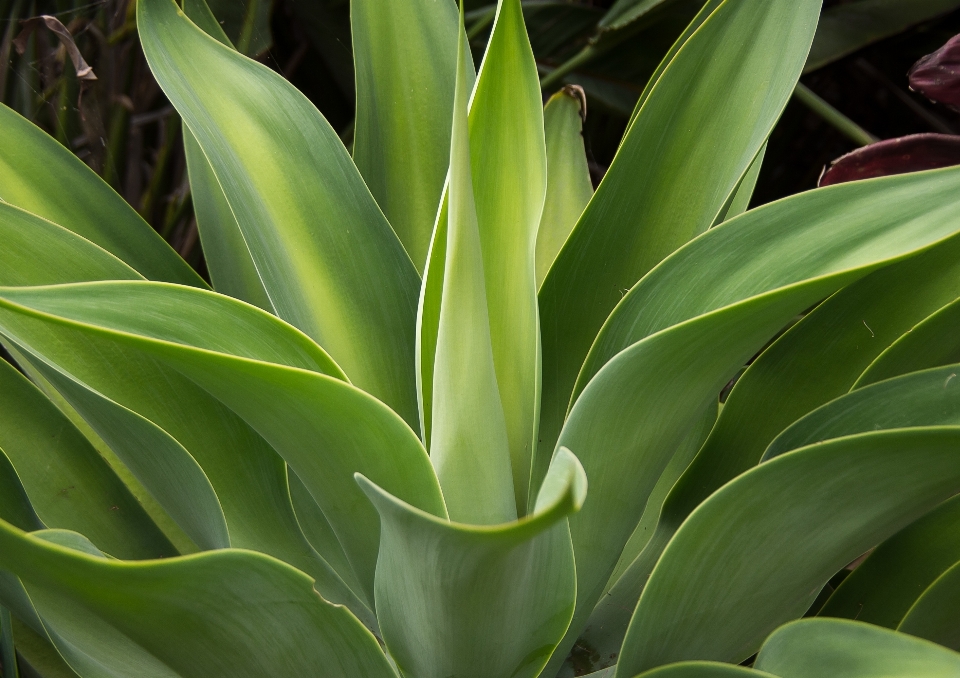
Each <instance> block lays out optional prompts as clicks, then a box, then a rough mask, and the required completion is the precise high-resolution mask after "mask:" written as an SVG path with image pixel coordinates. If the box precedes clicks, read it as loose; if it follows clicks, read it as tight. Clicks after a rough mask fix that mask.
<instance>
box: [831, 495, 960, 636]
mask: <svg viewBox="0 0 960 678" xmlns="http://www.w3.org/2000/svg"><path fill="white" fill-rule="evenodd" d="M956 562H960V497H954V498H953V499H949V500H947V501H945V502H943V504H941V505H940V506H938V507H937V508H936V509H935V510H933V511H931V512H930V513H928V514H927V515H925V516H924V517H923V518H921V519H919V520H917V521H916V522H914V523H912V524H910V525H908V526H907V527H905V528H903V529H902V530H900V532H898V533H897V534H895V535H893V536H892V537H890V538H889V539H888V540H886V541H885V542H883V543H882V544H880V545H879V546H878V547H877V548H876V549H875V550H874V551H873V553H871V554H870V556H869V557H868V558H867V559H866V560H865V561H864V562H862V563H861V564H860V565H859V566H858V567H857V569H855V570H854V571H853V572H851V573H850V575H849V576H847V578H846V579H844V580H843V582H841V583H840V586H839V587H837V590H836V591H834V592H833V595H831V596H830V598H829V600H827V603H826V604H825V605H824V606H823V608H822V609H821V610H820V612H819V613H818V614H819V615H820V616H822V617H845V618H847V619H856V620H858V621H863V622H867V623H870V624H876V625H878V626H885V627H887V628H890V629H895V628H897V626H898V625H899V624H900V622H901V621H902V620H903V617H904V616H905V615H906V613H907V612H908V611H909V609H910V607H911V606H912V605H913V603H914V602H915V601H916V600H917V598H918V597H919V596H920V595H921V594H922V593H923V592H924V591H925V590H926V589H927V587H929V586H930V584H932V583H933V582H934V581H935V580H936V579H937V577H939V576H940V575H941V574H943V573H944V572H946V571H947V570H948V569H949V568H950V567H951V566H952V565H953V564H954V563H956Z"/></svg>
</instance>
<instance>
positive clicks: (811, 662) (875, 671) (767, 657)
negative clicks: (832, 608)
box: [755, 619, 960, 678]
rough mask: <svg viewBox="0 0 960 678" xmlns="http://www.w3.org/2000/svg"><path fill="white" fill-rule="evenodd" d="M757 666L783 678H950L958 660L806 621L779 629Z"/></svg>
mask: <svg viewBox="0 0 960 678" xmlns="http://www.w3.org/2000/svg"><path fill="white" fill-rule="evenodd" d="M755 666H756V667H757V668H758V669H762V670H764V671H769V672H771V673H774V674H776V675H777V676H780V677H781V678H820V677H821V676H825V675H829V676H836V677H837V678H874V676H884V677H885V678H887V677H888V678H916V677H917V676H923V677H924V678H948V677H950V676H955V675H957V672H958V671H960V655H958V654H957V653H955V652H951V651H950V650H947V649H945V648H942V647H938V646H937V645H934V644H933V643H929V642H927V641H924V640H919V639H917V638H913V637H912V636H908V635H906V634H905V633H895V632H893V631H888V630H886V629H881V628H878V627H876V626H870V625H869V624H860V623H856V622H849V621H841V620H839V619H804V620H801V621H798V622H794V623H792V624H787V625H786V626H783V627H782V628H780V629H777V631H776V632H775V633H774V634H773V635H771V636H770V637H769V638H768V639H767V641H766V643H764V645H763V650H761V651H760V656H759V657H758V658H757V662H756V664H755Z"/></svg>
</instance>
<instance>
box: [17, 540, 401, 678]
mask: <svg viewBox="0 0 960 678" xmlns="http://www.w3.org/2000/svg"><path fill="white" fill-rule="evenodd" d="M0 565H2V566H3V567H4V568H6V569H9V570H11V571H13V572H15V573H16V574H17V575H18V576H20V577H21V578H22V579H23V581H24V582H25V584H26V585H27V587H28V589H29V590H30V591H31V592H33V594H34V595H36V593H37V592H42V593H43V594H47V595H50V596H57V597H58V599H60V600H64V601H69V603H70V604H71V605H73V606H75V607H76V608H78V609H83V610H85V611H87V612H88V613H89V614H90V615H92V616H93V617H94V618H96V619H97V620H98V621H99V623H101V624H109V625H110V626H111V627H113V628H114V629H115V630H116V631H117V632H119V633H122V634H123V635H124V636H126V637H127V638H128V639H129V640H130V642H131V643H134V644H136V645H137V646H138V647H139V648H140V649H141V650H142V652H143V653H144V654H145V655H147V656H150V657H151V658H152V659H153V660H154V661H155V662H156V663H157V664H159V665H161V666H163V667H165V668H167V669H168V670H169V673H168V675H174V676H182V677H183V678H193V677H196V678H209V676H238V677H243V676H251V677H252V676H263V675H289V676H298V675H312V674H313V673H314V672H315V671H316V670H317V667H323V671H324V675H329V676H336V677H343V678H348V677H349V678H355V677H356V676H370V677H371V678H393V676H394V675H395V674H394V673H393V671H392V669H391V668H390V666H389V664H388V663H387V660H386V657H385V656H384V655H383V653H382V651H381V650H380V647H379V645H378V644H377V641H376V639H375V638H374V636H373V635H372V634H371V633H370V632H369V631H367V630H366V629H365V628H364V627H363V626H362V625H361V624H360V623H359V622H358V621H357V620H356V618H354V617H353V616H352V615H351V614H350V613H349V612H348V611H347V610H346V609H345V608H343V607H340V606H336V605H330V604H329V603H327V602H325V601H324V600H322V599H321V598H320V597H319V596H317V594H316V592H315V591H314V589H313V582H312V581H311V580H310V578H309V577H308V576H306V575H304V574H303V573H302V572H299V571H297V570H296V569H294V568H292V567H290V566H288V565H286V564H284V563H282V562H280V561H277V560H275V559H273V558H270V557H268V556H265V555H262V554H257V553H252V552H248V551H240V550H233V549H226V550H220V551H211V552H208V553H202V554H196V555H193V556H184V557H178V558H168V559H165V560H159V561H149V562H139V563H129V562H120V561H114V560H109V559H106V558H100V557H96V556H93V555H87V554H84V553H78V552H77V551H74V550H71V549H68V548H64V547H62V546H59V545H57V544H53V543H50V542H48V541H45V540H43V539H40V538H38V537H34V536H31V535H29V534H25V533H24V532H21V531H20V530H18V529H16V528H14V527H12V526H11V525H9V524H8V523H6V522H2V521H0ZM144 610H149V611H150V613H149V614H144ZM227 622H229V623H227ZM128 675H129V676H131V677H132V676H136V675H143V674H141V673H137V672H136V667H133V670H131V672H130V673H129V674H128Z"/></svg>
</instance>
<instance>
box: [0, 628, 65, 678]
mask: <svg viewBox="0 0 960 678" xmlns="http://www.w3.org/2000/svg"><path fill="white" fill-rule="evenodd" d="M13 632H14V634H15V635H16V638H17V652H18V653H19V654H20V665H21V668H22V669H23V673H24V674H26V675H28V676H29V675H33V676H40V678H77V674H76V673H74V671H73V670H72V669H71V668H70V667H69V666H68V665H67V664H66V663H65V662H64V661H63V657H62V656H60V653H59V652H57V650H56V648H55V647H54V646H53V645H52V644H51V643H50V641H49V640H48V639H47V638H46V637H44V636H42V635H40V634H38V633H37V632H36V631H34V630H33V629H31V628H30V627H29V626H27V625H26V624H24V623H23V622H21V621H20V620H18V619H14V620H13ZM28 671H33V674H30V673H28Z"/></svg>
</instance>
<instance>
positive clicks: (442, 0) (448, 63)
mask: <svg viewBox="0 0 960 678" xmlns="http://www.w3.org/2000/svg"><path fill="white" fill-rule="evenodd" d="M350 10H351V11H350V21H351V26H352V28H353V58H354V62H355V66H356V74H357V75H356V79H357V118H356V131H355V137H354V146H353V159H354V161H355V162H356V163H357V168H358V169H359V170H360V174H362V175H363V179H364V181H365V182H366V184H367V186H369V187H370V191H371V192H372V193H373V196H374V197H375V198H376V199H377V203H378V204H379V205H380V208H381V209H382V210H383V213H384V214H385V215H386V216H387V218H388V219H389V220H390V223H391V224H392V225H393V229H394V230H395V231H396V232H397V235H398V236H399V238H400V241H401V242H402V243H403V244H404V246H405V247H406V249H407V252H408V253H409V254H410V258H411V259H413V263H414V264H416V266H417V269H423V267H424V266H425V264H426V257H427V249H428V247H429V245H430V234H431V232H432V231H433V225H434V221H435V219H436V216H437V206H438V205H439V204H440V196H441V193H442V192H443V184H444V178H445V177H446V174H447V166H448V163H449V161H450V129H451V127H450V123H451V121H452V120H453V115H452V114H453V97H454V85H455V82H456V76H457V44H458V36H459V35H460V30H459V22H458V19H457V7H456V4H455V3H454V2H453V0H414V1H413V2H409V1H406V2H403V1H400V0H387V1H386V2H384V1H383V0H352V2H351V6H350ZM473 81H474V72H473V65H472V64H471V65H470V69H469V74H468V82H467V84H466V89H467V90H468V91H469V90H470V89H472V88H473Z"/></svg>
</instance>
